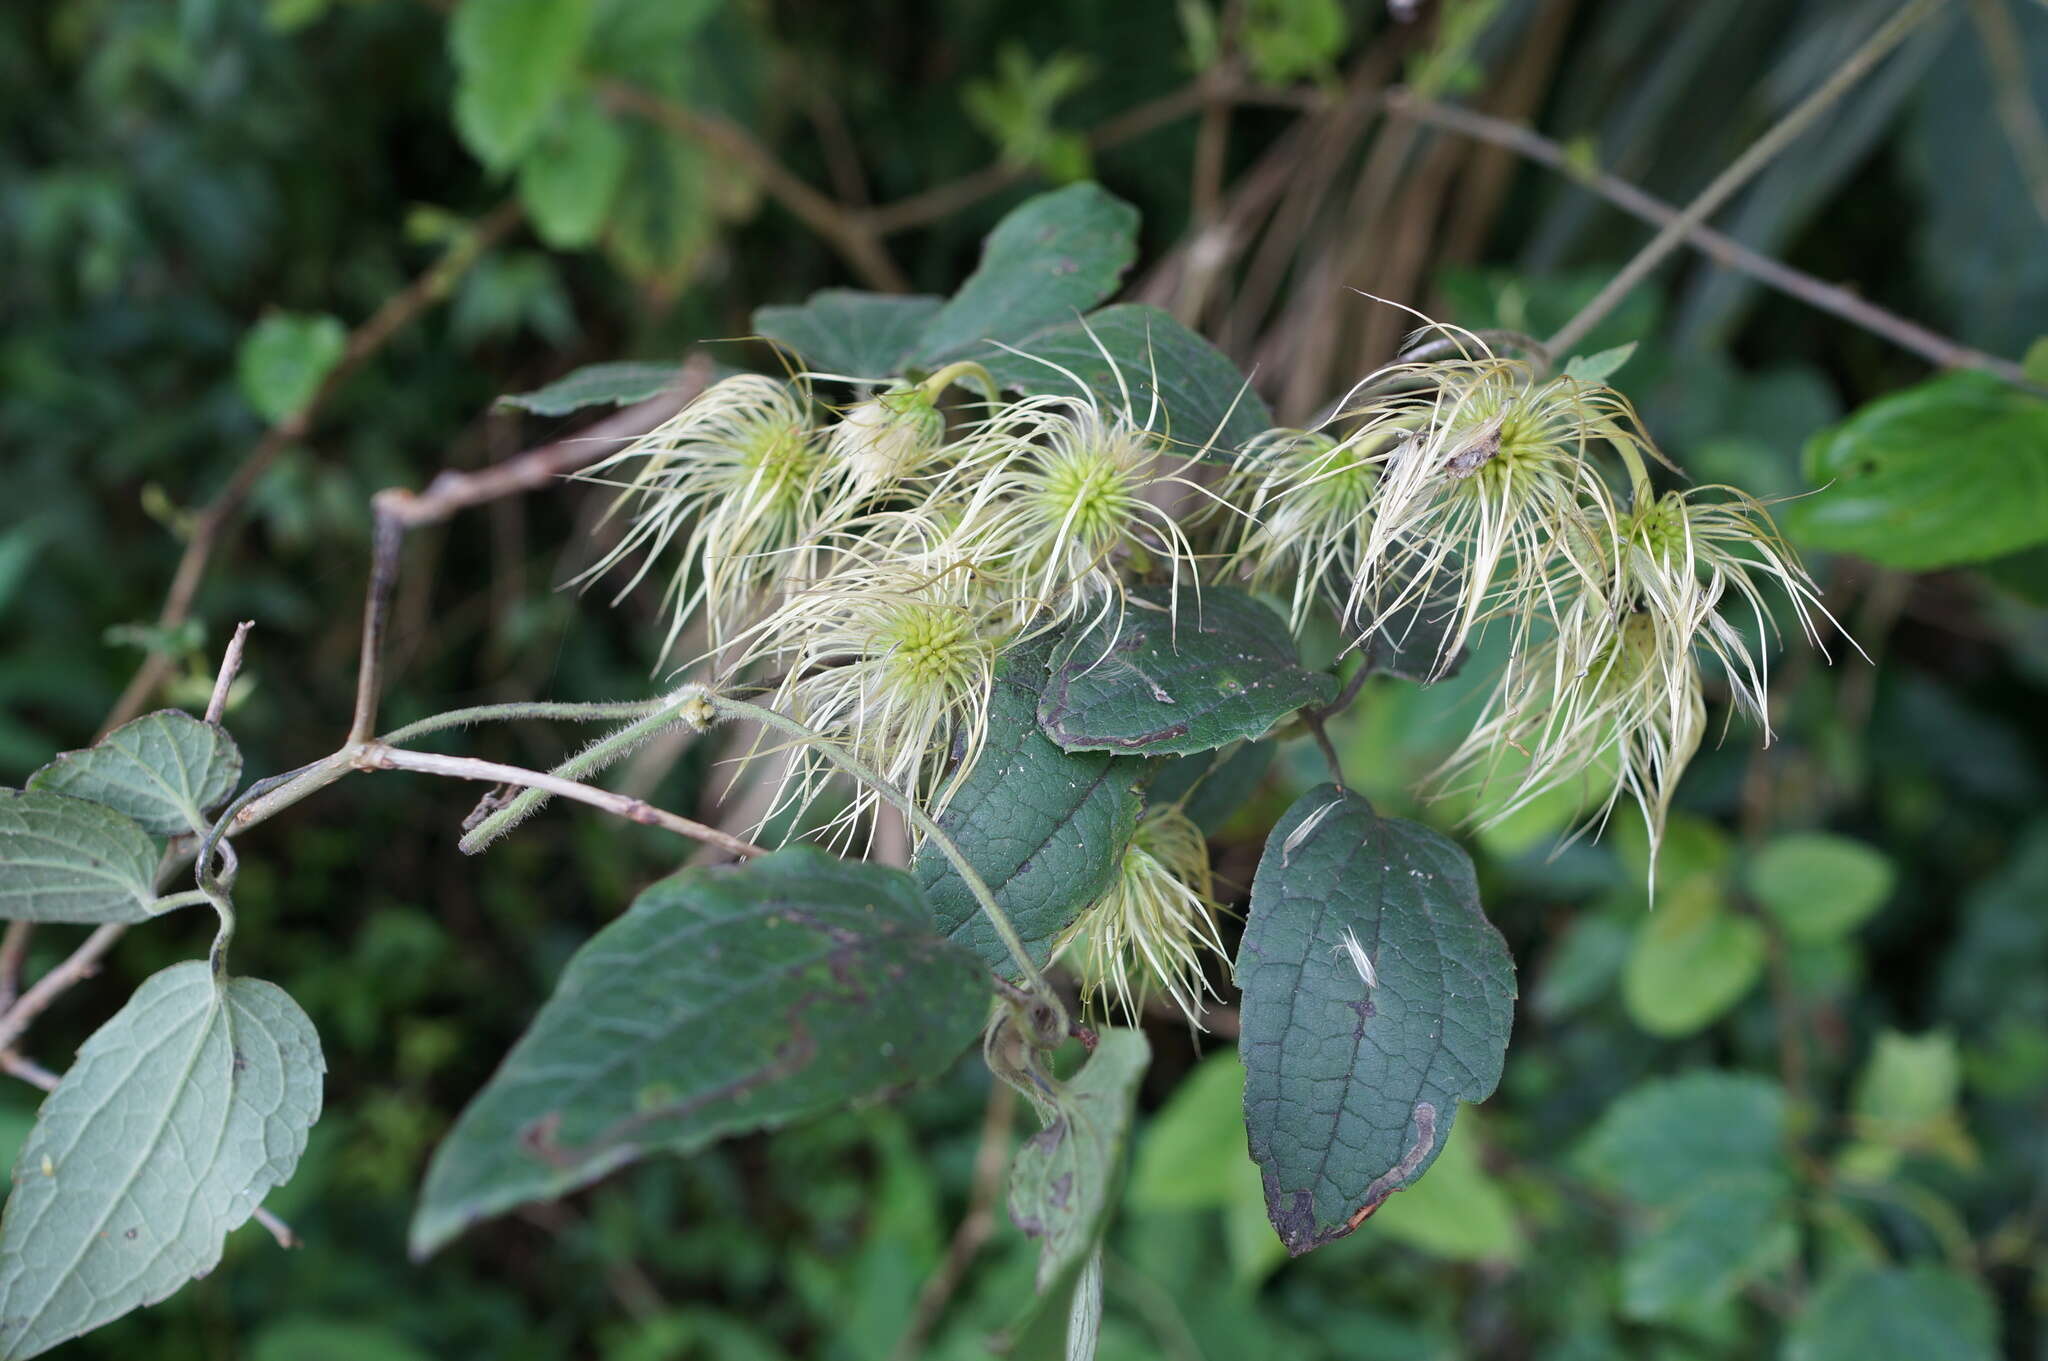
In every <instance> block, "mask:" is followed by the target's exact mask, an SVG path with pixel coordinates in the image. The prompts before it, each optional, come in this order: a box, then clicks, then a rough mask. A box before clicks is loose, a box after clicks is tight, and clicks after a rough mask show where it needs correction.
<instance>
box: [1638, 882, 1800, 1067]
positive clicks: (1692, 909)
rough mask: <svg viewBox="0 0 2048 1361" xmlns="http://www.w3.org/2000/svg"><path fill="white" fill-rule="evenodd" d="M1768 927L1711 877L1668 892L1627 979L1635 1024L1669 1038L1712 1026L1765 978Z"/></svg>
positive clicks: (1641, 933)
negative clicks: (1727, 898)
mask: <svg viewBox="0 0 2048 1361" xmlns="http://www.w3.org/2000/svg"><path fill="white" fill-rule="evenodd" d="M1764 952H1765V939H1764V929H1763V927H1761V926H1759V925H1758V924H1757V923H1756V922H1754V921H1752V920H1750V919H1749V918H1748V917H1738V916H1736V915H1735V914H1734V913H1732V912H1730V911H1729V910H1728V908H1727V905H1726V903H1725V902H1724V901H1723V900H1722V896H1721V888H1720V885H1719V883H1718V882H1716V881H1715V880H1713V879H1710V878H1705V877H1697V878H1692V879H1688V880H1686V881H1685V882H1684V883H1681V884H1679V885H1677V886H1675V887H1673V888H1670V889H1668V890H1667V891H1666V892H1664V893H1663V894H1662V895H1661V896H1659V898H1658V899H1657V905H1656V907H1655V908H1653V909H1652V910H1651V911H1650V912H1649V913H1648V914H1647V915H1646V916H1645V917H1644V918H1643V920H1642V923H1641V925H1639V926H1638V927H1637V928H1636V939H1635V946H1634V948H1633V949H1632V950H1631V951H1630V952H1629V957H1628V964H1627V965H1626V966H1625V967H1624V968H1623V970H1622V975H1621V999H1622V1002H1623V1003H1624V1004H1625V1005H1626V1006H1627V1007H1628V1014H1629V1019H1630V1020H1632V1021H1634V1022H1635V1023H1636V1024H1637V1025H1638V1026H1640V1027H1642V1029H1643V1030H1645V1031H1647V1032H1648V1033H1649V1034H1652V1035H1656V1036H1659V1037H1661V1038H1665V1039H1672V1038H1676V1037H1677V1036H1680V1035H1690V1034H1693V1033H1694V1032H1695V1031H1698V1030H1701V1029H1703V1028H1704V1027H1706V1026H1708V1025H1711V1024H1712V1023H1713V1022H1714V1021H1715V1020H1717V1019H1719V1018H1720V1017H1721V1016H1722V1015H1723V1014H1724V1013H1725V1012H1727V1010H1728V1009H1729V1008H1730V1007H1732V1006H1734V1005H1735V1004H1736V1003H1737V1002H1739V1001H1741V1000H1742V998H1743V995H1744V994H1745V993H1747V992H1748V991H1749V990H1750V989H1751V988H1753V987H1755V986H1756V982H1757V979H1759V978H1760V977H1762V976H1763V968H1764Z"/></svg>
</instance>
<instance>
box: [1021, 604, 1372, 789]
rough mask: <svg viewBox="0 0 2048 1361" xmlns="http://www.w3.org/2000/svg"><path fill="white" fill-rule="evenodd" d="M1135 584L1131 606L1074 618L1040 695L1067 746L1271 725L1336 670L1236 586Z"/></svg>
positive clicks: (1056, 736)
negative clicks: (1306, 655)
mask: <svg viewBox="0 0 2048 1361" xmlns="http://www.w3.org/2000/svg"><path fill="white" fill-rule="evenodd" d="M1168 600H1169V595H1168V592H1167V590H1166V589H1165V588H1157V587H1150V588H1145V589H1141V590H1136V591H1132V592H1131V594H1130V599H1129V602H1128V605H1127V607H1126V608H1125V609H1123V610H1122V611H1121V612H1118V611H1111V612H1109V613H1108V614H1107V615H1106V616H1105V617H1103V618H1100V619H1096V620H1091V621H1089V622H1087V623H1084V624H1081V625H1078V626H1076V627H1074V628H1072V629H1070V630H1069V631H1068V632H1067V634H1066V636H1065V637H1064V638H1063V639H1062V640H1061V641H1060V644H1059V646H1058V648H1057V650H1056V651H1055V652H1054V654H1053V666H1052V675H1051V676H1050V677H1049V678H1048V679H1047V681H1046V683H1045V693H1044V694H1043V695H1042V696H1041V697H1040V699H1039V701H1038V722H1039V724H1040V726H1042V727H1043V728H1044V729H1045V733H1046V736H1048V737H1050V738H1052V740H1053V741H1054V742H1056V743H1058V744H1059V745H1060V746H1061V747H1063V748H1064V749H1066V750H1067V751H1126V752H1144V753H1145V754H1146V755H1149V756H1173V755H1186V754H1188V753H1190V752H1197V751H1207V750H1209V749H1210V748H1212V747H1220V746H1222V745H1223V744H1224V743H1226V742H1235V741H1237V740H1238V739H1240V738H1257V737H1263V736H1265V734H1266V732H1267V730H1268V729H1270V728H1271V727H1272V726H1273V724H1274V723H1275V722H1277V721H1278V720H1280V719H1282V718H1284V717H1286V716H1287V715H1288V714H1290V713H1292V712H1293V711H1294V710H1296V709H1299V708H1301V707H1302V706H1303V705H1307V704H1326V703H1328V702H1329V701H1330V700H1331V698H1333V697H1334V696H1335V695H1336V693H1337V682H1336V681H1335V680H1334V679H1332V678H1331V677H1329V676H1327V675H1324V674H1323V673H1322V672H1319V671H1310V670H1308V669H1307V668H1306V667H1304V666H1302V664H1301V654H1300V652H1299V651H1298V650H1297V649H1296V647H1295V645H1294V638H1293V636H1292V635H1291V634H1289V633H1288V631H1287V622H1286V621H1285V620H1283V619H1282V618H1281V617H1280V616H1279V615H1278V614H1276V613H1275V612H1274V611H1273V610H1272V608H1271V607H1269V606H1267V605H1265V604H1263V603H1261V602H1260V601H1257V600H1254V599H1253V598H1252V597H1250V596H1248V595H1245V594H1243V593H1242V592H1239V591H1233V590H1230V589H1228V588H1226V587H1221V586H1212V587H1210V588H1208V589H1207V590H1204V591H1202V592H1200V593H1199V595H1197V593H1196V592H1195V591H1194V590H1193V589H1188V590H1185V591H1183V592H1181V594H1180V596H1179V597H1178V601H1177V608H1175V609H1172V610H1169V609H1168V608H1167V601H1168Z"/></svg>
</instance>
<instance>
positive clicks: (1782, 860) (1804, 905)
mask: <svg viewBox="0 0 2048 1361" xmlns="http://www.w3.org/2000/svg"><path fill="white" fill-rule="evenodd" d="M1748 878H1749V891H1750V892H1751V893H1753V894H1755V895H1756V899H1757V901H1758V902H1760V903H1762V904H1763V905H1764V907H1765V908H1767V909H1768V910H1769V911H1770V913H1771V915H1772V916H1774V917H1776V918H1777V919H1778V922H1779V924H1780V925H1782V926H1783V927H1784V928H1785V933H1786V934H1787V935H1789V936H1792V937H1795V938H1796V939H1799V940H1834V939H1836V938H1838V937H1840V936H1844V935H1847V934H1848V933H1849V932H1851V931H1854V930H1855V929H1856V928H1857V927H1859V926H1861V925H1862V924H1863V923H1864V921H1865V920H1866V919H1868V918H1869V916H1870V914H1871V913H1873V912H1875V911H1877V909H1878V908H1880V907H1882V906H1884V900H1885V899H1886V898H1888V897H1890V896H1891V892H1892V880H1893V873H1892V863H1891V861H1890V860H1887V859H1886V858H1885V857H1884V855H1883V854H1881V853H1880V852H1879V851H1877V850H1876V849H1875V848H1873V847H1870V846H1866V845H1864V844H1863V843H1862V842H1860V841H1852V840H1850V839H1849V838H1848V837H1844V836H1833V835H1830V834H1828V833H1826V832H1794V833H1792V834H1790V835H1787V836H1781V837H1774V838H1773V839H1772V840H1771V841H1770V842H1769V843H1767V844H1766V845H1765V846H1764V848H1763V849H1762V850H1761V851H1759V852H1758V853H1757V856H1756V859H1754V860H1752V861H1751V862H1750V864H1749V867H1748Z"/></svg>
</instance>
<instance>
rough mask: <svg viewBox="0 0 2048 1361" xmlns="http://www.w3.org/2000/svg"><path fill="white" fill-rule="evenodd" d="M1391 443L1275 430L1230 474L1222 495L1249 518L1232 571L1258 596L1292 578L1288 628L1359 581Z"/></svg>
mask: <svg viewBox="0 0 2048 1361" xmlns="http://www.w3.org/2000/svg"><path fill="white" fill-rule="evenodd" d="M1389 438H1390V436H1387V435H1384V434H1382V435H1378V436H1375V437H1374V438H1373V439H1372V440H1370V441H1360V440H1358V439H1355V438H1354V439H1347V440H1344V441H1342V442H1339V441H1338V440H1337V439H1336V438H1335V437H1334V436H1331V435H1328V434H1324V433H1322V432H1319V431H1308V430H1269V431H1267V432H1266V433H1265V434H1263V435H1260V436H1259V437H1258V438H1257V439H1255V440H1253V441H1252V442H1251V443H1250V444H1249V445H1247V446H1246V447H1245V451H1244V453H1243V455H1242V456H1241V457H1240V458H1239V460H1238V463H1237V466H1236V467H1234V468H1233V469H1232V470H1231V474H1230V477H1229V479H1228V480H1227V482H1226V483H1225V486H1224V497H1225V500H1226V501H1228V502H1229V503H1230V504H1231V505H1234V506H1236V507H1238V509H1239V510H1240V512H1241V514H1242V516H1243V526H1242V528H1241V529H1239V530H1238V531H1237V536H1236V537H1237V549H1236V552H1235V553H1234V554H1233V555H1232V557H1231V565H1232V567H1234V568H1235V569H1236V570H1237V571H1239V572H1241V573H1243V574H1244V575H1245V576H1247V577H1248V578H1249V579H1250V582H1251V585H1252V588H1253V589H1254V590H1266V589H1270V588H1272V587H1274V586H1277V585H1278V584H1279V583H1280V582H1281V581H1282V579H1283V578H1287V577H1290V576H1291V577H1292V585H1291V587H1290V588H1289V590H1290V596H1291V603H1290V606H1289V610H1288V623H1289V625H1290V626H1291V627H1292V628H1294V629H1296V630H1297V631H1298V630H1299V629H1300V628H1301V626H1302V624H1303V622H1304V621H1305V620H1306V619H1307V617H1308V612H1309V610H1310V608H1311V607H1312V606H1313V605H1314V604H1315V602H1316V600H1317V599H1318V598H1321V597H1325V596H1328V595H1334V598H1335V599H1339V600H1341V599H1343V598H1344V596H1345V595H1346V594H1348V593H1349V591H1350V590H1351V588H1352V585H1353V583H1354V582H1355V581H1356V580H1357V576H1358V561H1359V556H1360V553H1361V550H1362V549H1363V547H1364V543H1365V536H1366V531H1367V528H1368V523H1369V518H1370V514H1371V505H1372V495H1373V489H1374V483H1375V480H1376V476H1377V472H1376V469H1375V467H1374V464H1373V461H1372V458H1371V455H1372V454H1373V453H1375V452H1377V451H1378V449H1377V447H1378V446H1379V445H1383V444H1385V443H1386V441H1387V440H1388V439H1389Z"/></svg>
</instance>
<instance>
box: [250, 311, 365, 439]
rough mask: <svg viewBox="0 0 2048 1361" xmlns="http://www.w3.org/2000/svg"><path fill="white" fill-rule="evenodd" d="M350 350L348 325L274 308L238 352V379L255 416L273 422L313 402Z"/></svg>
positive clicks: (320, 314) (319, 315) (327, 317)
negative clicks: (335, 367)
mask: <svg viewBox="0 0 2048 1361" xmlns="http://www.w3.org/2000/svg"><path fill="white" fill-rule="evenodd" d="M347 349H348V328H347V327H346V326H343V325H342V324H341V322H340V320H339V319H338V318H335V317H330V316H328V315H327V314H326V313H324V312H323V313H319V314H317V315H307V314H305V313H301V312H271V313H268V314H267V315H265V316H264V318H263V319H262V320H261V321H259V322H257V323H256V324H255V325H254V326H251V327H250V328H249V331H248V334H246V335H244V336H243V337H242V345H241V348H240V349H239V350H237V351H236V353H235V379H236V381H237V382H238V383H240V384H241V388H242V396H244V397H245V398H247V399H248V401H249V405H250V406H253V407H255V408H256V411H257V414H259V415H261V416H262V417H263V418H264V419H265V420H267V421H270V422H271V423H273V424H275V423H277V422H279V421H282V420H284V419H285V418H286V417H288V416H290V415H292V414H293V413H294V412H296V411H298V410H299V408H301V407H303V406H305V405H306V403H308V402H310V401H312V400H313V394H314V393H316V392H318V391H319V390H320V384H322V383H323V382H325V381H326V380H327V375H328V374H329V373H331V372H333V370H334V366H335V365H336V364H339V363H340V362H341V357H342V354H343V353H344V352H345V351H346V350H347Z"/></svg>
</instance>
